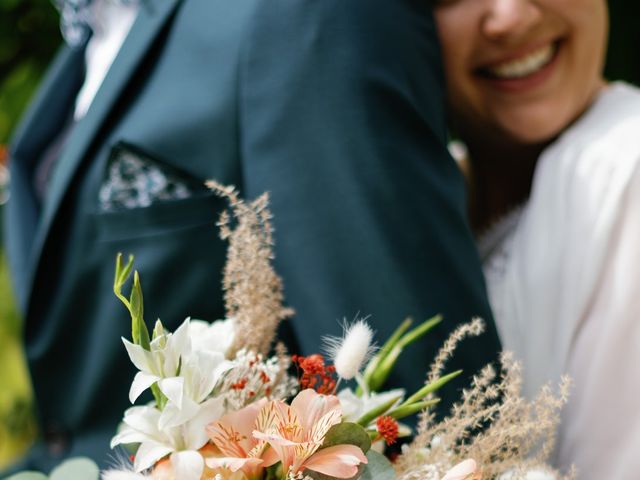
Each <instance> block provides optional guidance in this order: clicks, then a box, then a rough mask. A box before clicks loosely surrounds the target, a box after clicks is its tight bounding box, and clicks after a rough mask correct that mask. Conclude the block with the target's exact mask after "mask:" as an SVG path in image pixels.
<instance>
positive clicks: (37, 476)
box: [5, 472, 47, 480]
mask: <svg viewBox="0 0 640 480" xmlns="http://www.w3.org/2000/svg"><path fill="white" fill-rule="evenodd" d="M5 480H47V476H46V475H43V474H42V473H40V472H20V473H16V474H15V475H11V476H10V477H8V478H6V479H5Z"/></svg>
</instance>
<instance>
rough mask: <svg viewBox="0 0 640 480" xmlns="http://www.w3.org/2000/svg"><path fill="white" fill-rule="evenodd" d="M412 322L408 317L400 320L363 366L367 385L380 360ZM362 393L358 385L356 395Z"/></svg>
mask: <svg viewBox="0 0 640 480" xmlns="http://www.w3.org/2000/svg"><path fill="white" fill-rule="evenodd" d="M412 322H413V320H411V319H410V318H407V319H405V321H404V322H402V323H401V324H400V326H399V327H398V328H396V330H395V332H393V334H392V335H391V336H390V337H389V339H388V340H387V341H386V342H385V343H384V345H382V348H380V350H379V351H378V353H377V354H376V355H375V356H374V357H373V358H372V359H371V360H370V361H369V363H368V364H367V368H365V370H364V373H363V375H362V376H363V378H364V381H365V382H366V384H367V385H369V382H370V380H371V377H373V375H374V374H375V373H376V370H377V369H378V365H380V362H381V361H382V360H384V358H385V357H386V356H387V355H388V354H389V352H391V349H392V348H393V347H394V346H395V345H396V343H398V340H400V337H402V335H404V333H405V332H406V331H407V330H408V329H409V327H410V326H411V323H412ZM369 388H370V389H371V385H369ZM362 393H363V392H362V389H361V388H360V387H358V390H357V391H356V394H357V395H358V396H361V395H362Z"/></svg>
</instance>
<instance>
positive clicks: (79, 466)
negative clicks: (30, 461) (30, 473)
mask: <svg viewBox="0 0 640 480" xmlns="http://www.w3.org/2000/svg"><path fill="white" fill-rule="evenodd" d="M99 476H100V469H99V468H98V466H97V465H96V464H95V463H94V462H93V461H92V460H90V459H88V458H84V457H78V458H72V459H71V460H67V461H66V462H63V463H62V464H60V465H58V466H57V467H56V468H54V469H53V471H52V472H51V475H50V477H49V479H50V480H98V478H99Z"/></svg>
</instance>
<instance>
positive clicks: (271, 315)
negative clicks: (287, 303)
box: [207, 181, 293, 358]
mask: <svg viewBox="0 0 640 480" xmlns="http://www.w3.org/2000/svg"><path fill="white" fill-rule="evenodd" d="M207 186H208V187H209V188H210V189H211V190H213V191H214V192H215V193H216V194H218V195H219V196H220V197H223V198H226V199H227V200H228V202H229V209H227V210H224V211H223V212H222V214H221V215H220V219H219V221H218V226H219V228H220V237H221V238H222V239H223V240H227V241H228V242H229V247H228V249H227V262H226V264H225V268H224V276H223V285H222V286H223V290H224V299H225V309H226V316H227V318H235V321H236V335H235V340H234V343H233V345H232V346H231V351H230V352H229V355H230V357H231V358H233V356H234V355H235V354H236V352H238V351H239V350H240V349H245V350H247V351H253V352H256V353H260V354H263V355H266V354H267V353H268V352H269V349H270V347H271V345H272V344H273V341H274V338H275V334H276V329H277V327H278V324H279V323H280V322H281V321H282V320H283V319H285V318H287V317H289V316H291V315H292V314H293V311H292V310H291V309H289V308H285V307H284V305H283V302H284V297H283V288H282V280H281V279H280V277H279V276H278V275H277V274H276V272H275V270H274V268H273V266H272V261H273V257H274V255H273V228H272V226H271V212H270V211H269V209H268V203H269V197H268V194H266V193H265V194H263V195H261V196H260V197H258V198H257V199H256V200H254V201H253V202H250V203H247V202H245V201H244V200H242V199H241V198H240V197H239V196H238V192H237V191H236V190H235V187H233V186H225V185H221V184H219V183H218V182H215V181H210V182H207Z"/></svg>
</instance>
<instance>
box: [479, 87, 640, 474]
mask: <svg viewBox="0 0 640 480" xmlns="http://www.w3.org/2000/svg"><path fill="white" fill-rule="evenodd" d="M514 161H517V159H514ZM479 248H480V250H481V255H482V256H483V261H484V268H485V275H486V280H487V288H488V290H489V298H490V302H491V305H492V307H493V309H494V315H495V319H496V324H497V328H498V332H499V334H500V337H501V339H502V342H503V345H504V348H505V349H507V350H511V351H513V352H515V354H516V356H517V357H518V358H519V359H520V360H522V362H523V364H524V377H525V378H524V389H525V394H526V395H527V396H533V395H535V393H536V392H537V391H538V390H539V388H540V387H541V386H542V385H543V384H544V383H547V382H549V381H551V382H557V381H558V380H559V378H560V376H561V375H562V374H564V373H568V374H569V375H570V376H571V377H572V379H573V382H574V386H573V389H572V392H571V398H570V401H569V405H568V406H567V407H565V410H564V412H563V415H562V422H561V425H560V427H559V431H558V445H557V448H556V452H555V455H556V458H555V462H556V463H557V464H558V465H559V466H561V467H564V468H567V467H569V466H570V465H571V464H575V465H576V467H577V468H578V478H579V479H581V480H582V479H593V480H601V479H604V478H612V479H613V478H615V479H636V478H640V90H638V89H636V88H634V87H632V86H630V85H627V84H623V83H614V84H611V85H610V86H609V87H607V88H606V89H605V90H603V92H602V93H601V94H600V96H599V98H598V99H597V100H596V102H595V103H594V104H593V106H592V107H591V108H590V109H589V111H588V112H586V113H585V114H584V115H583V116H582V117H581V118H580V119H579V120H578V121H577V122H576V123H575V124H574V125H573V126H571V128H569V129H568V130H567V131H566V132H565V133H564V134H563V135H562V136H561V137H560V138H559V139H558V140H557V141H556V142H554V143H553V144H552V145H551V146H549V147H548V148H547V149H546V150H545V151H544V153H543V154H542V156H541V158H540V160H539V163H538V166H537V169H536V172H535V175H534V181H533V187H532V193H531V196H530V198H529V201H528V202H527V204H526V205H525V206H524V207H523V208H522V209H521V210H520V211H516V212H515V213H513V214H512V215H510V216H508V217H507V218H506V219H505V220H503V221H502V222H500V223H499V224H498V225H497V226H496V227H495V228H493V229H492V230H491V232H489V233H488V234H487V235H485V236H484V237H483V238H482V239H481V240H480V242H479Z"/></svg>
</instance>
